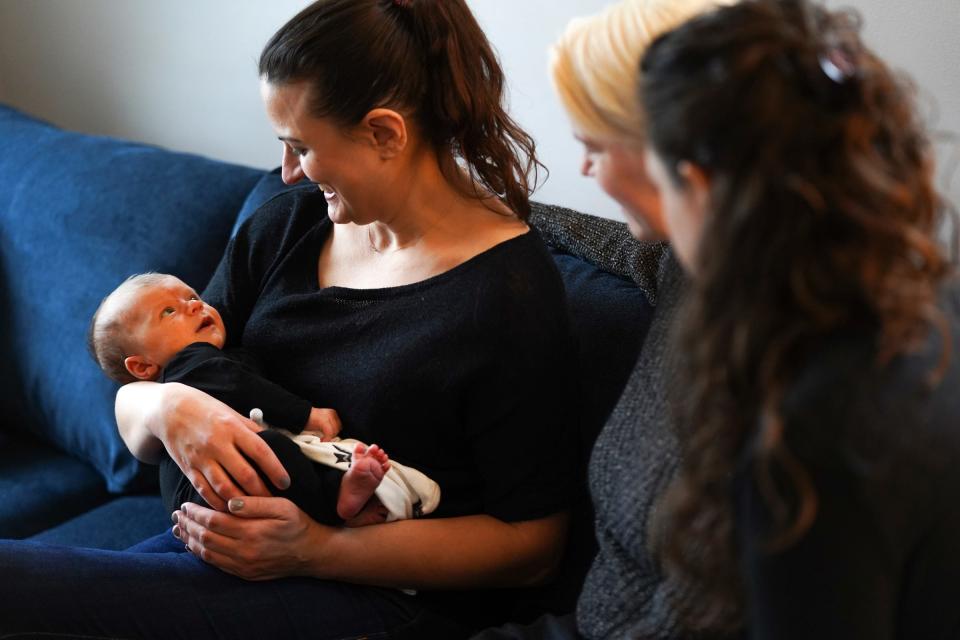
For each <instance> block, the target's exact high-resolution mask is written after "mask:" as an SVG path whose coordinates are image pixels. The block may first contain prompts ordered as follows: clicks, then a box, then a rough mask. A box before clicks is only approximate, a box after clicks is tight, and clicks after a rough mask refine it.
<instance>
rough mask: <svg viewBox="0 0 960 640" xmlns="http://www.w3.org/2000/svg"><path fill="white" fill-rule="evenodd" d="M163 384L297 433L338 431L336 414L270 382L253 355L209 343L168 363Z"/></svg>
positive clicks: (197, 344)
mask: <svg viewBox="0 0 960 640" xmlns="http://www.w3.org/2000/svg"><path fill="white" fill-rule="evenodd" d="M163 381H164V382H182V383H183V384H186V385H189V386H191V387H194V388H197V389H200V390H201V391H204V392H206V393H208V394H209V395H211V396H213V397H214V398H216V399H218V400H220V401H221V402H223V403H224V404H227V405H228V406H230V407H231V408H232V409H233V410H234V411H236V412H237V413H239V414H241V415H244V416H248V415H250V411H251V409H254V408H259V409H262V410H263V415H264V420H265V421H266V422H267V423H268V424H269V425H270V426H273V427H279V428H281V429H286V430H287V431H292V432H294V433H300V432H301V431H303V430H304V429H310V430H313V431H319V432H321V433H322V434H323V437H326V438H330V437H333V436H334V435H336V433H337V432H338V431H339V428H340V420H339V418H338V417H337V414H336V412H335V411H334V410H332V409H316V408H314V407H312V406H311V404H310V402H308V401H307V400H305V399H303V398H301V397H300V396H298V395H296V394H293V393H290V392H289V391H287V390H286V389H284V388H283V387H281V386H280V385H278V384H275V383H273V382H271V381H270V380H267V379H266V378H265V377H263V375H262V374H261V373H260V371H259V368H258V367H257V366H256V363H255V362H254V361H253V359H252V358H251V357H250V355H249V354H248V353H246V352H244V351H242V350H239V349H231V350H230V351H221V350H219V349H217V348H216V347H214V346H212V345H209V344H205V343H196V344H192V345H190V346H189V347H187V348H186V349H184V350H183V351H181V352H180V353H178V354H177V355H176V356H175V357H174V358H173V360H171V361H170V362H169V363H168V364H167V366H166V368H165V370H164V373H163Z"/></svg>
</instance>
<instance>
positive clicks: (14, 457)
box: [0, 436, 108, 538]
mask: <svg viewBox="0 0 960 640" xmlns="http://www.w3.org/2000/svg"><path fill="white" fill-rule="evenodd" d="M0 498H2V499H0V537H2V538H25V537H27V536H29V535H32V534H34V533H36V532H38V531H43V530H44V529H47V528H48V527H52V526H54V525H56V524H59V523H61V522H63V521H64V520H68V519H70V518H72V517H74V516H76V515H79V514H81V513H83V512H85V511H87V510H88V509H91V508H93V507H95V506H97V505H98V504H100V503H102V502H104V501H105V500H107V498H108V494H107V490H106V487H105V485H104V482H103V478H102V477H100V474H98V473H97V472H96V471H94V470H93V468H92V467H91V466H90V465H88V464H86V463H84V462H82V461H80V460H77V459H76V458H74V457H72V456H68V455H66V454H64V453H61V452H59V451H57V450H56V449H53V448H52V447H50V446H47V445H46V443H43V442H40V441H35V440H33V439H32V438H29V437H26V438H24V437H9V436H8V437H5V438H4V439H3V442H2V443H0Z"/></svg>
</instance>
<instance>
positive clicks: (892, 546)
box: [641, 0, 960, 639]
mask: <svg viewBox="0 0 960 640" xmlns="http://www.w3.org/2000/svg"><path fill="white" fill-rule="evenodd" d="M857 27H858V24H857V21H856V20H855V19H853V18H852V17H851V16H850V15H848V14H845V13H832V12H830V11H827V10H825V9H824V8H822V7H820V6H817V5H813V4H811V3H808V2H806V1H805V0H744V2H741V3H739V4H737V5H733V6H730V7H726V8H721V9H718V10H716V11H715V12H712V13H710V14H706V15H704V16H701V17H699V18H696V19H694V20H692V21H690V22H688V23H686V24H684V25H683V26H681V27H680V28H678V29H676V30H674V31H673V32H671V33H669V34H667V35H666V36H665V37H663V38H661V39H659V40H658V41H656V42H654V44H653V45H651V47H650V48H649V49H648V51H647V53H646V55H645V56H644V60H643V64H642V80H641V96H642V100H643V103H644V106H645V113H646V117H647V130H648V131H649V136H650V137H649V142H648V146H647V152H646V166H647V170H648V171H649V173H650V177H651V179H652V181H653V182H654V184H656V185H657V188H658V191H659V193H660V197H661V203H662V206H663V213H664V220H665V225H666V227H667V233H668V236H669V237H670V241H671V244H672V246H673V248H674V250H675V251H676V253H677V255H678V256H679V258H680V261H681V263H682V264H683V265H684V268H685V269H686V270H687V271H688V273H689V274H690V275H691V282H692V286H691V290H690V300H689V304H690V307H689V311H690V312H689V313H688V314H686V315H685V320H686V326H685V327H684V330H683V336H684V340H683V345H684V348H685V353H686V355H687V357H688V362H687V366H686V367H685V369H686V371H687V375H686V376H685V384H684V386H683V389H684V402H683V404H682V406H683V407H684V410H683V411H682V415H681V416H680V422H681V425H682V429H681V433H680V438H681V442H682V444H683V461H682V463H681V471H680V474H679V476H678V478H677V480H676V481H675V482H674V483H673V486H672V488H671V490H670V491H669V492H668V494H667V497H666V499H665V501H664V502H663V505H662V506H663V509H662V511H661V515H662V516H663V518H662V521H661V525H662V527H661V528H659V529H658V530H659V531H660V532H661V537H660V544H661V545H662V548H663V549H664V550H665V551H666V554H667V555H666V557H667V558H668V560H669V562H668V567H669V569H670V571H669V573H670V581H672V582H673V583H674V584H676V585H679V586H681V587H682V588H680V589H678V590H676V591H675V592H677V593H684V594H686V595H685V597H684V599H683V602H681V603H680V605H681V608H682V610H683V611H684V613H685V620H686V622H687V623H688V625H689V626H690V627H691V628H698V627H703V626H707V627H709V628H717V626H718V625H719V626H728V627H731V628H737V627H739V626H741V625H743V624H746V627H747V628H748V629H749V631H750V634H751V637H756V638H773V637H776V638H846V639H849V638H893V637H897V638H934V637H936V638H945V637H954V636H955V634H956V633H957V629H958V628H960V609H958V608H957V607H956V606H955V605H954V604H953V600H954V597H953V594H954V592H955V589H956V585H957V580H958V578H960V550H958V548H957V545H956V544H955V543H956V540H957V539H958V538H960V510H958V509H957V508H956V505H957V504H958V501H960V393H958V390H960V349H958V347H960V320H958V318H960V287H958V286H957V282H956V280H955V279H954V277H953V272H952V269H951V266H950V264H949V262H948V260H947V258H946V256H945V255H944V253H943V252H942V250H941V248H940V247H939V246H938V243H937V238H936V230H937V228H938V222H939V218H940V216H939V211H940V210H941V208H942V207H941V206H940V205H941V203H940V201H939V200H938V197H937V195H936V193H935V191H934V188H933V186H932V175H933V172H932V165H933V159H932V154H931V150H930V148H929V146H928V144H927V140H926V138H925V136H924V133H923V130H922V127H921V126H920V125H919V124H918V122H917V117H916V113H915V109H914V107H913V104H912V102H911V92H910V90H909V88H907V87H906V86H905V85H904V84H903V83H902V82H901V81H900V80H899V79H898V78H897V77H895V76H894V75H893V74H892V73H891V72H890V71H889V70H888V68H887V67H886V66H885V65H884V64H883V62H881V61H880V60H879V59H878V58H877V57H876V56H875V55H874V54H873V53H872V52H870V51H869V50H868V49H866V48H864V46H863V45H862V43H861V42H860V39H859V37H858V35H857Z"/></svg>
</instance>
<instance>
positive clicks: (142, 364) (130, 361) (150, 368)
mask: <svg viewBox="0 0 960 640" xmlns="http://www.w3.org/2000/svg"><path fill="white" fill-rule="evenodd" d="M123 366H125V367H126V368H127V371H129V372H130V375H132V376H133V377H134V378H136V379H138V380H156V379H157V378H159V377H160V367H159V366H158V365H156V364H155V363H153V362H150V361H149V360H147V359H146V358H144V357H143V356H127V357H126V358H124V359H123Z"/></svg>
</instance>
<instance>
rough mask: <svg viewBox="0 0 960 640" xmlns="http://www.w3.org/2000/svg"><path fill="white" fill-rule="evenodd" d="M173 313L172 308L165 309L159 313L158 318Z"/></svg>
mask: <svg viewBox="0 0 960 640" xmlns="http://www.w3.org/2000/svg"><path fill="white" fill-rule="evenodd" d="M173 311H174V309H173V307H165V308H164V309H163V311H161V312H160V317H166V316H169V315H170V314H172V313H173Z"/></svg>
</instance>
